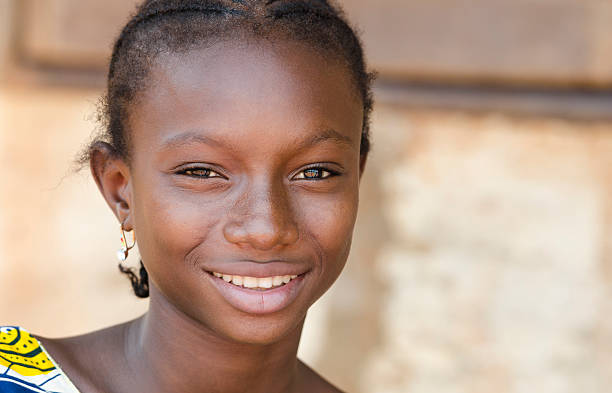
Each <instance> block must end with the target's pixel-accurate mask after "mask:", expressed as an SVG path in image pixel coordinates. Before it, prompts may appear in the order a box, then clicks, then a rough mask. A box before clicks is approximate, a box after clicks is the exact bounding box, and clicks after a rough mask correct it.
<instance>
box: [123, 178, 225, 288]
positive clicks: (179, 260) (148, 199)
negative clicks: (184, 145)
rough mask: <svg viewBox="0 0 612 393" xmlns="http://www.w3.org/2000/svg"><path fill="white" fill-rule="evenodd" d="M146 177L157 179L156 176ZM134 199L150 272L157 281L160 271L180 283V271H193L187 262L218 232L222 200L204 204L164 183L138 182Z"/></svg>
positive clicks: (139, 233)
mask: <svg viewBox="0 0 612 393" xmlns="http://www.w3.org/2000/svg"><path fill="white" fill-rule="evenodd" d="M145 176H149V177H148V178H154V175H152V174H148V175H145ZM145 178H146V177H145ZM134 197H135V201H137V203H136V204H135V206H134V211H135V220H134V221H135V229H136V230H137V232H138V236H139V239H141V242H140V244H142V245H140V244H139V250H140V253H141V256H142V258H143V262H144V264H145V265H146V267H147V270H149V273H150V275H151V277H152V279H153V280H154V281H155V279H154V277H155V276H158V274H156V272H158V273H162V274H163V276H164V277H175V278H176V279H177V280H178V279H179V277H180V274H179V272H180V270H182V269H185V268H189V264H186V263H185V261H189V255H190V252H192V251H193V250H194V249H195V248H196V247H197V246H198V245H200V244H201V243H203V242H204V241H205V240H206V239H207V238H209V237H210V236H212V235H213V234H214V233H215V228H216V227H217V224H218V222H219V219H220V212H222V211H224V207H223V206H222V205H221V204H220V203H219V202H218V201H214V200H213V201H204V202H203V201H202V199H201V198H199V199H196V198H195V197H194V196H193V195H188V194H187V193H185V192H184V191H183V190H180V189H176V188H172V187H168V186H165V185H164V184H163V181H159V182H157V183H155V182H153V183H151V184H147V185H145V184H138V182H136V184H135V185H134ZM166 272H171V273H172V274H166ZM165 280H166V278H165ZM156 284H158V283H157V282H156Z"/></svg>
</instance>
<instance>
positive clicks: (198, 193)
mask: <svg viewBox="0 0 612 393" xmlns="http://www.w3.org/2000/svg"><path fill="white" fill-rule="evenodd" d="M148 80H149V81H150V83H149V85H148V86H149V87H148V88H147V89H146V90H145V91H144V92H143V93H142V94H141V95H140V96H139V99H138V100H137V101H136V102H135V103H134V104H132V107H131V108H130V116H129V123H128V125H129V130H130V137H131V139H130V153H131V155H130V160H129V161H127V160H125V159H122V158H119V157H116V156H115V155H113V154H112V151H111V150H110V148H109V147H108V146H105V145H99V146H98V147H97V148H96V150H95V151H94V153H93V155H92V160H91V168H92V173H93V174H94V177H95V180H96V182H97V184H98V186H99V188H100V191H101V192H102V194H103V196H104V198H105V199H106V201H107V202H108V205H109V206H110V207H111V209H112V210H113V212H114V213H115V215H116V216H117V218H118V220H119V221H120V222H123V223H124V227H125V228H126V229H127V230H134V231H135V233H136V234H137V240H138V243H139V250H140V253H141V256H142V260H143V261H144V263H145V266H146V268H147V271H148V272H149V280H150V292H151V293H150V306H149V311H148V312H147V313H146V314H145V315H144V316H143V317H141V318H138V319H136V320H134V321H130V322H127V323H125V324H122V325H118V326H114V327H111V328H109V329H105V330H102V331H98V332H94V333H90V334H87V335H84V336H79V337H74V338H68V339H56V340H51V339H41V340H42V342H43V345H44V346H45V347H46V349H47V350H48V351H49V353H50V354H51V355H52V356H53V357H54V358H55V360H56V361H57V362H58V363H59V364H60V365H61V367H62V368H63V370H64V371H65V372H66V374H67V375H68V376H69V377H70V378H71V379H72V380H73V381H74V383H75V385H76V386H77V388H79V389H80V390H81V392H83V393H89V392H92V393H93V392H100V393H102V392H105V393H113V392H117V393H119V392H145V391H146V392H173V393H183V392H184V393H197V392H202V393H204V392H206V393H213V392H223V393H238V392H247V391H248V392H251V393H257V392H261V393H280V392H338V391H339V390H338V389H336V388H335V387H333V386H332V385H331V384H330V383H328V382H327V381H325V380H324V379H323V378H321V377H320V376H319V375H318V374H316V373H315V372H314V371H312V370H311V369H310V368H308V366H306V365H305V364H304V363H302V362H301V361H299V360H298V359H297V349H298V344H299V340H300V334H301V330H302V326H303V324H304V319H305V317H306V312H307V310H308V308H309V307H310V306H311V305H312V304H313V303H314V302H315V301H316V300H317V299H318V298H319V297H320V296H321V295H322V294H323V293H324V292H325V291H326V290H327V289H328V288H329V287H330V286H331V285H332V283H333V282H334V281H335V280H336V278H337V277H338V275H339V274H340V272H341V270H342V268H343V267H344V264H345V262H346V258H347V256H348V253H349V248H350V243H351V236H352V231H353V226H354V223H355V217H356V213H357V205H358V187H359V180H360V177H361V174H362V172H363V169H364V166H365V161H366V157H365V156H364V155H360V152H359V143H360V135H361V129H362V116H363V110H362V103H361V101H360V99H359V96H358V95H357V91H356V88H355V86H354V83H353V81H352V79H351V78H350V73H349V70H348V68H346V66H345V65H344V64H343V63H341V62H340V61H336V59H334V58H332V57H330V56H325V55H324V54H321V53H320V52H317V51H315V50H313V49H311V48H309V47H307V46H304V45H302V44H297V43H293V42H287V41H280V40H279V41H276V42H274V43H272V42H269V41H266V42H251V43H249V44H245V43H244V42H243V43H240V44H237V43H233V42H225V43H220V44H216V45H215V46H212V47H209V48H206V49H201V50H193V51H191V52H188V53H183V54H165V55H162V56H160V57H159V58H158V59H157V61H156V65H155V66H154V69H153V71H152V72H151V74H150V75H149V77H148ZM276 265H278V266H281V265H282V266H293V267H295V268H299V269H301V270H300V271H303V272H304V274H303V282H302V285H301V287H300V290H299V292H298V294H297V295H296V296H295V298H294V299H293V300H292V301H291V302H290V303H289V304H287V305H285V306H283V307H282V308H280V309H279V310H274V311H273V312H264V313H249V312H245V311H244V310H242V309H239V308H236V307H234V306H233V305H232V304H230V303H229V302H228V301H226V299H225V298H224V297H223V296H221V295H220V293H219V291H218V289H217V288H215V286H214V285H211V279H214V277H213V276H211V275H210V274H209V273H208V272H210V271H218V272H225V271H232V269H241V268H248V269H251V270H250V271H256V270H257V269H262V272H263V271H264V270H265V269H267V268H270V267H274V266H276ZM234 273H235V272H234ZM264 276H265V275H264ZM262 299H263V298H262ZM90 359H96V360H97V361H95V362H91V361H90ZM100 364H103V365H104V367H99V365H100Z"/></svg>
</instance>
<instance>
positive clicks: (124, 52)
mask: <svg viewBox="0 0 612 393" xmlns="http://www.w3.org/2000/svg"><path fill="white" fill-rule="evenodd" d="M250 37H255V38H263V39H274V38H277V39H278V38H281V39H288V40H293V41H297V42H302V43H305V44H308V45H309V46H311V47H312V48H313V49H316V50H319V51H321V52H324V53H325V54H326V55H329V56H330V57H333V58H335V59H338V60H340V61H342V62H343V63H344V64H345V65H346V67H347V70H348V71H349V72H350V74H351V76H352V80H353V81H354V83H355V87H356V91H357V92H358V93H359V94H358V95H359V97H360V98H361V101H362V104H363V128H362V132H361V147H360V154H361V155H362V156H365V155H367V154H368V152H369V150H370V135H369V124H370V122H369V120H370V113H371V111H372V105H373V100H372V92H371V83H372V80H373V79H374V74H373V73H371V72H368V70H367V68H366V64H365V59H364V55H363V49H362V44H361V41H360V39H359V37H358V36H357V35H356V33H355V31H354V30H353V28H352V27H351V26H350V25H349V23H348V22H347V20H346V18H345V16H344V13H343V11H342V10H341V9H340V8H339V7H338V6H336V5H333V4H331V3H330V1H328V0H145V1H144V2H143V3H142V4H141V5H140V6H139V7H138V8H137V10H136V13H135V14H134V15H133V16H132V18H131V19H130V20H129V22H128V23H127V24H126V25H125V27H124V28H123V30H122V31H121V34H120V35H119V37H118V38H117V40H116V41H115V44H114V47H113V52H112V56H111V59H110V65H109V72H108V79H107V90H106V93H105V95H104V97H103V98H102V100H101V102H100V107H99V113H98V119H99V121H100V123H101V125H102V133H101V134H100V135H99V136H98V137H97V138H95V139H94V141H93V142H92V143H91V144H90V145H89V146H88V149H87V150H86V151H85V153H84V154H83V156H82V158H81V162H82V163H84V162H87V161H89V160H90V158H91V153H92V152H93V151H94V149H95V148H96V145H98V144H100V143H104V144H106V146H107V147H110V148H111V150H112V153H113V154H114V155H115V156H117V157H120V158H122V159H124V160H125V161H126V162H128V163H129V161H130V149H129V145H130V143H129V139H130V135H129V132H128V130H127V128H126V127H127V125H126V123H127V122H126V119H127V118H128V114H129V110H130V105H133V104H134V102H135V101H136V100H137V99H138V93H140V92H142V91H144V90H146V88H147V82H148V80H147V76H148V73H149V72H150V70H151V68H152V66H153V65H154V62H155V60H156V58H157V57H158V56H159V55H160V54H165V53H169V54H177V53H185V52H188V51H190V50H193V49H200V48H203V47H206V46H211V45H214V44H215V43H217V42H221V41H227V40H231V39H238V40H242V39H248V38H250ZM119 268H120V270H121V272H122V273H124V274H126V275H127V276H128V278H129V279H130V281H131V283H132V287H133V289H134V292H135V294H136V295H137V296H138V297H143V298H144V297H148V295H149V282H148V275H147V271H146V269H145V268H144V265H143V263H142V261H140V268H139V271H138V275H137V274H136V272H134V271H132V270H131V269H128V268H125V267H123V266H121V265H120V267H119Z"/></svg>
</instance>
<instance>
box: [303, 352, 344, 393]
mask: <svg viewBox="0 0 612 393" xmlns="http://www.w3.org/2000/svg"><path fill="white" fill-rule="evenodd" d="M298 367H299V380H300V383H299V389H298V391H299V392H312V393H344V392H343V391H342V390H340V389H338V388H337V387H335V386H334V385H332V384H331V383H330V382H329V381H327V380H326V379H325V378H323V377H322V376H321V375H319V374H318V373H317V372H316V371H315V370H313V369H312V368H310V366H308V365H307V364H306V363H304V362H302V361H301V360H300V361H299V366H298Z"/></svg>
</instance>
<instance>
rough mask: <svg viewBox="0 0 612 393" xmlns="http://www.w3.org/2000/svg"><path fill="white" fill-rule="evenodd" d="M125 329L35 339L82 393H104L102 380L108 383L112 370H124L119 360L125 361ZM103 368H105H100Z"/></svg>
mask: <svg viewBox="0 0 612 393" xmlns="http://www.w3.org/2000/svg"><path fill="white" fill-rule="evenodd" d="M125 326H126V324H122V325H116V326H112V327H109V328H106V329H103V330H98V331H95V332H92V333H88V334H84V335H79V336H74V337H66V338H46V337H40V336H35V337H36V338H37V339H38V340H39V341H40V342H41V344H42V345H43V346H44V348H45V350H46V351H47V352H48V353H49V355H50V356H51V357H52V358H53V360H54V361H55V362H56V364H57V365H58V366H59V367H60V368H61V369H62V371H63V372H64V373H65V374H66V375H67V376H68V378H69V379H70V380H71V381H72V383H74V384H75V385H76V386H77V388H78V389H79V390H80V391H81V392H83V393H89V392H91V393H97V392H101V390H100V388H101V385H100V380H104V379H107V378H106V377H107V373H106V371H109V367H112V366H113V365H117V366H118V367H121V365H120V364H119V363H120V362H118V361H117V360H118V359H122V358H123V357H122V356H117V355H118V354H119V353H120V352H121V351H122V347H123V337H124V331H125ZM101 364H103V365H104V367H99V366H100V365H101ZM102 373H104V374H105V375H102Z"/></svg>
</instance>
